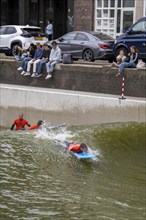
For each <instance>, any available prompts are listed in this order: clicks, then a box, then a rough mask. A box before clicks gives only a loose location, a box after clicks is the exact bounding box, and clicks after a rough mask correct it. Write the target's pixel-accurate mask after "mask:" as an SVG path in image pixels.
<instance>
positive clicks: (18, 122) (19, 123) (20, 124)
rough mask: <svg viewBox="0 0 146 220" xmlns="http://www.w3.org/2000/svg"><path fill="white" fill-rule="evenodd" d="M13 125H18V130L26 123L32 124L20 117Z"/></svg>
mask: <svg viewBox="0 0 146 220" xmlns="http://www.w3.org/2000/svg"><path fill="white" fill-rule="evenodd" d="M13 125H15V126H16V130H20V129H23V128H24V127H25V125H27V126H30V125H29V124H28V121H27V120H25V119H24V118H23V119H21V120H20V119H19V118H18V119H16V120H15V121H14V123H13Z"/></svg>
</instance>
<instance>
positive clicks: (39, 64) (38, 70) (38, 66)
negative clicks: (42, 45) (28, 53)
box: [37, 60, 48, 74]
mask: <svg viewBox="0 0 146 220" xmlns="http://www.w3.org/2000/svg"><path fill="white" fill-rule="evenodd" d="M47 62H48V60H43V61H41V62H39V63H38V65H37V73H38V74H40V73H41V71H42V66H43V64H45V63H47Z"/></svg>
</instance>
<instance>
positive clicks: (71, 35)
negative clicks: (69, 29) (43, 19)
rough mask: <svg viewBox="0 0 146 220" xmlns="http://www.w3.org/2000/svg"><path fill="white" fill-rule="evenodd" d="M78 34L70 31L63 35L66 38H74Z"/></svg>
mask: <svg viewBox="0 0 146 220" xmlns="http://www.w3.org/2000/svg"><path fill="white" fill-rule="evenodd" d="M75 36H76V33H70V34H66V35H65V36H63V39H64V40H74V38H75Z"/></svg>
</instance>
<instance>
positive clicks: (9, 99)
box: [0, 84, 146, 127]
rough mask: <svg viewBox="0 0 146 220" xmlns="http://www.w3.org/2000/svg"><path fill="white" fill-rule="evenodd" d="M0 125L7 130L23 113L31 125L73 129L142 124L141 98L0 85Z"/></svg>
mask: <svg viewBox="0 0 146 220" xmlns="http://www.w3.org/2000/svg"><path fill="white" fill-rule="evenodd" d="M0 112H1V115H0V125H1V126H5V127H9V126H11V124H12V122H13V120H14V119H15V118H16V117H18V114H19V113H20V112H23V113H24V115H25V118H27V119H28V121H29V122H30V123H31V124H32V123H35V122H37V121H38V120H39V119H45V120H46V121H47V122H49V123H50V124H53V125H54V124H60V123H61V124H62V123H69V124H74V125H81V124H98V123H113V122H131V121H133V122H145V120H146V116H145V112H146V102H145V100H144V99H142V98H130V97H128V98H127V99H125V100H121V99H119V98H118V96H112V95H105V94H104V95H103V94H95V93H87V92H77V91H74V92H72V91H67V90H56V89H44V88H37V87H29V86H15V85H8V84H7V85H6V84H0Z"/></svg>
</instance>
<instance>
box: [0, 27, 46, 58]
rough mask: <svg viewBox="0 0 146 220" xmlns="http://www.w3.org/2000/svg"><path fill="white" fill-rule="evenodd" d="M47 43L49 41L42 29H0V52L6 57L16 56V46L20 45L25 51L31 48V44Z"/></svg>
mask: <svg viewBox="0 0 146 220" xmlns="http://www.w3.org/2000/svg"><path fill="white" fill-rule="evenodd" d="M36 42H40V43H41V44H43V43H47V42H48V39H47V38H46V37H45V35H44V34H43V33H42V31H41V28H40V27H36V26H29V25H26V26H20V25H5V26H1V27H0V52H4V53H5V54H6V55H14V54H15V46H17V45H19V46H21V47H22V48H24V49H27V48H28V47H29V46H30V43H36Z"/></svg>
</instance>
